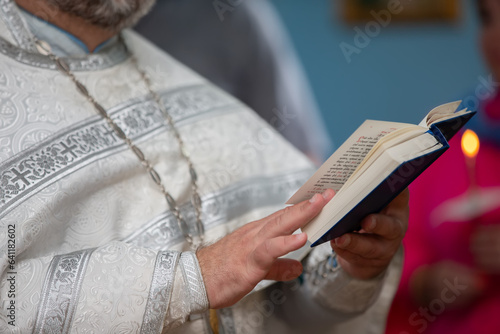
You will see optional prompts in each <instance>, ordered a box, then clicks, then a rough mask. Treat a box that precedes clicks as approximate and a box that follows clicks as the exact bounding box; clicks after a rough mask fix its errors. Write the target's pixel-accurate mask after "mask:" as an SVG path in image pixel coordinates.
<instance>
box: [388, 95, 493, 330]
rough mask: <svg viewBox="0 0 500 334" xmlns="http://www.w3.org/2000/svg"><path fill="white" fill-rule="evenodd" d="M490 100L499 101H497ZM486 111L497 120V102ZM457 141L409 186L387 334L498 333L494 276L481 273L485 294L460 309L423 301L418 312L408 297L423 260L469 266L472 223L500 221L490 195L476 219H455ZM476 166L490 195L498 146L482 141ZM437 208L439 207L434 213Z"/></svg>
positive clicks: (462, 180) (463, 187) (462, 190)
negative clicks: (398, 276)
mask: <svg viewBox="0 0 500 334" xmlns="http://www.w3.org/2000/svg"><path fill="white" fill-rule="evenodd" d="M492 103H500V99H498V98H497V99H495V100H494V102H492ZM489 111H490V112H489V115H491V116H498V117H499V118H500V112H498V113H497V111H500V105H499V106H498V109H496V108H495V109H489ZM493 111H494V112H493ZM460 139H461V134H457V135H456V136H455V138H454V139H453V140H452V141H451V148H450V149H449V150H448V151H447V152H446V153H445V154H444V155H443V156H442V157H441V158H440V159H439V160H438V161H437V162H436V163H435V164H434V165H432V166H431V167H430V168H429V169H428V170H427V171H426V172H424V174H422V175H421V176H420V177H419V179H418V180H416V181H415V182H414V183H413V184H412V186H410V226H409V229H408V233H407V235H406V237H405V240H404V245H405V264H404V269H403V276H402V280H401V283H400V286H399V289H398V292H397V295H396V297H395V300H394V303H393V306H392V309H391V312H390V315H389V319H388V326H387V331H386V333H387V334H413V333H426V334H434V333H436V334H438V333H439V334H448V333H453V334H470V333H481V334H489V333H491V334H498V333H500V284H499V282H500V277H499V276H487V277H486V284H487V289H486V292H485V293H484V294H483V295H482V296H481V297H480V298H479V299H478V300H477V301H476V302H475V303H474V304H473V305H471V306H470V308H468V309H466V310H448V309H446V306H445V307H444V309H442V308H441V307H442V306H443V305H445V303H443V302H440V301H436V302H435V303H434V304H433V305H429V307H428V308H430V311H428V313H425V311H422V310H419V306H417V305H415V304H414V303H413V301H412V300H411V298H410V295H409V287H408V283H409V279H410V276H411V274H412V273H413V272H414V270H415V269H416V268H418V267H420V266H422V265H424V264H429V263H435V262H439V261H443V260H452V261H457V262H459V263H461V264H465V265H468V266H474V265H473V261H472V255H471V253H470V251H469V244H470V241H469V239H470V236H471V234H472V233H473V231H474V229H475V228H476V226H477V225H488V224H500V195H498V198H496V199H495V197H494V196H493V198H494V199H493V202H496V205H493V207H492V208H490V210H489V211H488V212H485V213H484V214H482V215H481V216H480V217H478V218H477V219H473V220H466V221H461V220H464V216H463V215H457V212H459V210H460V208H461V207H463V205H462V206H461V205H460V203H463V202H461V201H460V200H464V199H465V200H466V199H467V197H466V196H467V192H468V189H469V183H470V182H469V177H468V174H467V169H466V162H465V158H464V156H463V154H462V152H461V147H460ZM476 166H477V168H476V171H477V173H476V174H477V184H478V185H479V187H480V191H481V193H488V194H490V193H494V192H492V190H494V188H496V189H497V190H498V191H500V149H499V147H498V146H495V145H494V144H493V143H488V142H482V143H481V149H480V152H479V154H478V157H477V165H476ZM496 194H500V192H496ZM444 203H448V204H450V203H451V204H450V206H451V207H452V208H455V210H453V209H449V208H448V210H444V209H443V207H444ZM439 208H441V209H442V211H441V213H439V214H438V213H437V212H439ZM454 215H455V216H458V217H453V216H454ZM433 221H434V222H433ZM436 223H437V224H436ZM498 242H499V243H500V240H499V241H498ZM421 311H422V312H421Z"/></svg>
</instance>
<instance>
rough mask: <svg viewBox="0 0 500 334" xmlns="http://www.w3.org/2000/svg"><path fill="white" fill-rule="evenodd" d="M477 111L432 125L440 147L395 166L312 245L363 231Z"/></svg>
mask: <svg viewBox="0 0 500 334" xmlns="http://www.w3.org/2000/svg"><path fill="white" fill-rule="evenodd" d="M475 114H476V112H471V113H467V114H465V115H460V116H457V117H453V118H451V119H448V120H445V121H441V122H437V123H435V124H433V125H431V127H430V129H429V133H431V134H433V136H434V137H435V138H436V139H437V140H438V141H439V142H440V143H441V144H442V145H443V146H442V147H441V148H440V149H438V150H436V151H433V152H431V153H428V154H426V155H423V156H420V157H417V158H415V159H412V160H409V161H405V162H404V163H402V164H401V165H399V166H398V167H397V168H396V169H394V170H393V171H392V172H391V173H390V175H389V176H388V177H387V178H386V179H385V180H384V181H382V182H381V183H380V184H379V185H378V186H377V187H376V188H375V189H373V191H372V192H370V193H369V194H368V195H367V196H366V197H365V198H364V199H363V200H361V201H360V202H359V203H358V204H357V205H356V206H355V207H354V208H353V209H352V210H351V211H350V212H348V213H347V214H346V215H345V216H344V217H343V218H342V219H341V220H339V221H338V222H337V223H336V224H335V225H334V226H333V227H332V228H331V229H330V230H328V232H326V233H325V234H324V235H323V236H321V237H320V238H319V239H317V240H316V241H315V242H314V243H313V244H312V245H311V247H314V246H318V245H320V244H322V243H324V242H327V241H330V240H332V239H335V238H337V237H340V236H341V235H343V234H345V233H350V232H354V231H359V230H360V229H361V227H360V222H361V221H362V220H363V219H364V218H365V217H366V216H368V215H370V214H372V213H377V212H380V211H381V210H382V209H384V208H385V207H386V206H387V205H388V204H389V203H390V202H391V201H392V200H393V199H394V198H396V197H397V196H398V195H399V194H400V193H401V192H403V191H404V190H405V189H406V188H407V187H408V186H409V185H410V183H412V182H413V181H414V180H415V179H416V178H417V177H418V176H419V175H420V174H422V172H424V171H425V170H426V169H427V168H428V167H429V166H430V165H431V164H432V163H433V162H434V161H436V160H437V159H438V158H439V157H440V156H441V155H442V154H443V153H444V152H445V151H446V150H447V149H448V148H449V144H448V141H449V140H450V139H451V138H452V137H453V136H454V135H455V134H456V133H457V132H458V131H460V129H461V128H462V127H463V126H464V125H465V124H466V123H467V122H468V121H469V120H470V119H471V118H472V117H473V116H474V115H475Z"/></svg>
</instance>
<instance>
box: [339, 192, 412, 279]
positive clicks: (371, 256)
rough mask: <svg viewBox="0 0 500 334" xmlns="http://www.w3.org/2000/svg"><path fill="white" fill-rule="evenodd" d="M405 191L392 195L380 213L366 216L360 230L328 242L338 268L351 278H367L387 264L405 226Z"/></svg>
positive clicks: (406, 212)
mask: <svg viewBox="0 0 500 334" xmlns="http://www.w3.org/2000/svg"><path fill="white" fill-rule="evenodd" d="M408 200H409V191H408V190H405V191H404V192H403V193H402V194H401V195H399V196H398V197H396V199H394V201H392V202H391V203H390V204H389V205H388V206H387V207H386V208H385V209H384V210H382V212H381V213H380V214H372V215H369V216H367V217H366V218H365V219H364V220H363V221H362V222H361V227H362V230H361V231H360V232H357V233H348V234H345V235H343V236H341V237H339V238H337V239H335V240H332V241H331V246H332V249H333V250H334V251H335V252H336V253H337V256H338V259H339V263H340V265H341V266H342V268H343V269H344V270H345V271H346V272H347V273H348V274H350V275H351V276H352V277H355V278H358V279H370V278H374V277H376V276H378V275H380V274H381V273H382V272H384V270H385V269H387V267H388V266H389V264H390V262H391V260H392V258H393V256H394V255H395V254H396V252H397V250H398V248H399V246H400V245H401V241H402V240H403V237H404V235H405V233H406V230H407V228H408V215H409V207H408Z"/></svg>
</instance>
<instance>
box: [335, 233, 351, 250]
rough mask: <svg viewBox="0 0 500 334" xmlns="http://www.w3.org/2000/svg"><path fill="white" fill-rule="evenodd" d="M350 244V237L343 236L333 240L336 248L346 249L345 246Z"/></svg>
mask: <svg viewBox="0 0 500 334" xmlns="http://www.w3.org/2000/svg"><path fill="white" fill-rule="evenodd" d="M350 242H351V237H350V236H348V235H343V236H341V237H338V238H337V239H335V244H336V245H337V246H338V247H346V246H347V245H349V243H350Z"/></svg>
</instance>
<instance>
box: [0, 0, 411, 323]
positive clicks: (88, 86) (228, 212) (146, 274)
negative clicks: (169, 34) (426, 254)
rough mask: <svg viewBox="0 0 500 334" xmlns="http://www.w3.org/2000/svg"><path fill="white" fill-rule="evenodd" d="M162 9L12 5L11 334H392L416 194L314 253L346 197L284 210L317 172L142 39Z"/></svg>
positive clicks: (0, 210)
mask: <svg viewBox="0 0 500 334" xmlns="http://www.w3.org/2000/svg"><path fill="white" fill-rule="evenodd" d="M153 3H154V1H153V0H16V1H15V2H14V1H13V0H0V247H1V249H2V252H1V253H0V254H1V258H0V264H1V277H0V279H1V281H0V296H1V300H2V309H1V311H0V331H1V332H7V333H26V332H33V333H86V332H92V333H265V332H274V333H276V332H287V333H294V332H297V333H303V332H304V331H306V330H307V331H309V332H321V331H330V332H331V331H332V330H333V331H338V332H340V331H346V330H347V331H350V332H356V333H363V332H373V331H378V332H380V331H381V330H382V328H383V326H384V319H385V312H386V310H387V308H388V305H389V303H390V299H391V298H392V293H393V290H394V289H395V287H396V284H397V277H398V273H399V267H400V262H399V260H400V252H399V251H398V250H399V248H400V243H401V239H402V238H403V236H404V233H405V231H406V227H407V216H408V198H407V197H408V195H407V193H405V194H403V195H401V196H399V197H398V198H397V199H396V200H395V201H394V202H392V203H391V204H390V205H389V206H388V207H387V208H386V209H385V210H384V211H383V212H382V213H380V214H375V215H370V216H368V217H366V218H365V219H364V220H363V221H362V222H361V224H362V227H363V230H364V233H352V234H347V235H344V236H342V237H340V238H338V239H336V240H334V241H332V242H331V243H330V244H325V245H323V246H320V247H317V248H315V249H314V250H312V251H311V252H309V247H308V246H307V245H306V236H305V235H304V234H297V233H295V234H294V231H296V230H297V229H299V228H300V227H302V226H304V225H305V224H307V223H308V222H309V221H310V220H311V219H312V218H313V217H314V216H315V215H317V214H318V213H319V212H320V211H321V209H322V207H323V206H324V205H325V204H326V203H327V202H328V201H329V200H331V199H332V197H333V196H334V194H333V191H331V190H328V191H326V192H325V193H323V194H317V195H315V196H314V197H313V198H312V199H311V200H309V201H306V202H303V203H300V204H298V205H295V206H293V207H288V208H286V209H282V207H283V204H282V203H284V202H285V201H286V199H287V198H288V197H289V196H290V195H291V194H292V193H293V192H294V191H295V190H296V189H297V188H298V187H299V186H300V185H301V184H302V183H303V182H304V181H305V180H306V179H307V178H308V177H309V176H310V175H311V173H312V171H313V166H312V164H311V163H310V162H309V161H308V159H307V158H305V157H304V156H303V155H302V154H300V153H299V152H297V151H296V150H295V149H294V148H293V147H292V146H291V145H290V144H289V143H287V142H286V141H285V140H283V139H282V137H280V135H278V134H277V133H276V132H275V131H274V130H272V129H271V128H270V127H269V126H268V125H266V123H265V122H263V121H262V120H261V119H259V118H258V117H257V116H256V115H255V114H254V113H253V112H252V111H251V110H249V109H248V108H247V107H245V106H244V105H242V104H241V103H240V102H238V101H237V100H235V99H234V98H232V97H231V96H228V95H227V94H225V93H224V92H222V91H221V90H219V89H218V88H216V87H214V86H213V85H211V84H210V83H208V82H207V81H206V80H204V79H203V78H201V77H199V76H198V75H196V74H195V73H193V72H192V71H190V70H189V69H187V68H185V67H184V66H182V65H180V64H179V63H177V62H176V61H174V60H173V59H172V58H170V57H169V56H168V55H166V54H164V53H162V52H161V51H159V50H158V49H156V48H155V47H154V46H152V45H151V44H150V43H148V42H147V41H145V40H144V39H142V38H140V37H138V36H137V35H136V34H135V33H133V32H131V31H129V30H127V29H126V28H128V27H130V26H132V25H133V24H134V23H135V22H136V21H137V20H138V19H139V18H140V17H141V16H143V15H144V14H145V13H146V12H147V11H148V10H149V9H150V7H151V6H152V5H153ZM193 24H195V23H193ZM280 209H281V210H280ZM276 282H288V283H276Z"/></svg>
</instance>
